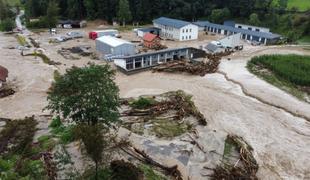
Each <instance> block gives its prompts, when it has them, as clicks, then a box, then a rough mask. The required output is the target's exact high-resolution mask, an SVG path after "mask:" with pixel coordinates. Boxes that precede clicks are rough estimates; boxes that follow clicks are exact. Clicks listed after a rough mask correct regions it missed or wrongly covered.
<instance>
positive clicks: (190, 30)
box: [154, 23, 198, 41]
mask: <svg viewBox="0 0 310 180" xmlns="http://www.w3.org/2000/svg"><path fill="white" fill-rule="evenodd" d="M154 27H157V28H160V29H161V34H160V36H161V37H163V38H167V39H175V40H179V41H190V40H196V39H198V26H196V25H194V24H189V25H187V26H184V27H182V28H181V29H177V28H174V27H170V26H163V25H160V24H156V23H154ZM183 30H184V32H183ZM186 30H187V32H186ZM182 37H184V39H183V38H182ZM186 37H187V39H186ZM189 37H191V38H189Z"/></svg>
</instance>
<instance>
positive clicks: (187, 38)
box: [182, 36, 192, 40]
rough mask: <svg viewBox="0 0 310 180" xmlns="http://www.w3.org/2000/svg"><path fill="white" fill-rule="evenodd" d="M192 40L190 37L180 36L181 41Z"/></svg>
mask: <svg viewBox="0 0 310 180" xmlns="http://www.w3.org/2000/svg"><path fill="white" fill-rule="evenodd" d="M189 39H192V36H182V40H189Z"/></svg>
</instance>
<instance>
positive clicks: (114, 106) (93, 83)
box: [47, 64, 119, 126]
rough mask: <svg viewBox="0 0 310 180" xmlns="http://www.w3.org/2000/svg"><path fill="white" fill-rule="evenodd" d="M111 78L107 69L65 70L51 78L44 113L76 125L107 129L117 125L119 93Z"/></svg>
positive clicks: (95, 67)
mask: <svg viewBox="0 0 310 180" xmlns="http://www.w3.org/2000/svg"><path fill="white" fill-rule="evenodd" d="M114 75H115V71H114V70H111V68H110V66H109V65H103V66H100V65H94V64H89V65H88V66H85V67H83V68H78V67H73V68H71V69H69V70H67V71H66V73H65V74H64V75H63V76H59V77H56V78H55V82H54V83H53V84H52V87H51V89H50V91H49V92H48V98H47V99H48V102H49V104H48V106H47V109H50V110H51V111H52V112H54V113H57V114H58V115H60V116H62V117H64V118H67V119H72V120H73V121H75V122H78V123H87V124H89V125H94V124H97V123H102V124H104V125H106V126H109V125H111V123H114V122H117V121H118V117H119V113H118V106H119V89H118V87H117V86H116V84H115V83H114Z"/></svg>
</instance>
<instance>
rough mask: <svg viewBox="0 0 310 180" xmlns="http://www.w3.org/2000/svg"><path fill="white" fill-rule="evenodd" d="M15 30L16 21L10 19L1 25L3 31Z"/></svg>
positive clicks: (0, 28)
mask: <svg viewBox="0 0 310 180" xmlns="http://www.w3.org/2000/svg"><path fill="white" fill-rule="evenodd" d="M14 28H15V23H14V20H13V19H10V18H7V19H5V20H3V21H2V22H1V24H0V30H1V31H13V29H14Z"/></svg>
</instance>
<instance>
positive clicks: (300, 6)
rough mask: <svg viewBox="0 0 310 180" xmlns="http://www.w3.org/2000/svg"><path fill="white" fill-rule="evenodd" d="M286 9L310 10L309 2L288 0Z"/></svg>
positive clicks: (306, 0)
mask: <svg viewBox="0 0 310 180" xmlns="http://www.w3.org/2000/svg"><path fill="white" fill-rule="evenodd" d="M287 7H288V8H289V9H291V8H292V7H297V8H298V9H299V10H301V11H305V10H309V9H310V0H288V4H287Z"/></svg>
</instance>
